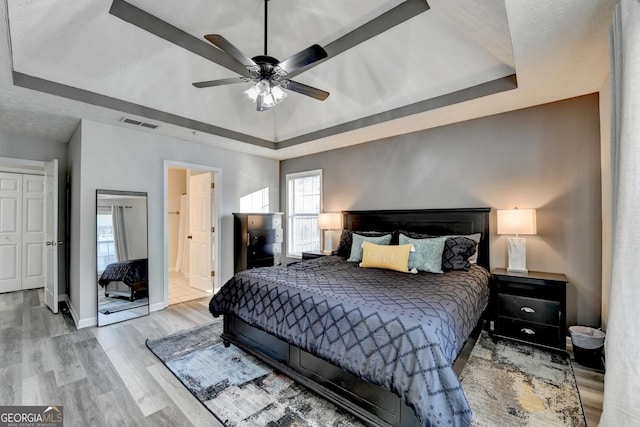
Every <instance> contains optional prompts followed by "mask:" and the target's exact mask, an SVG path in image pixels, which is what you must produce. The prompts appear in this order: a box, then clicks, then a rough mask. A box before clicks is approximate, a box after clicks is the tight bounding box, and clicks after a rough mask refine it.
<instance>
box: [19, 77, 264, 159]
mask: <svg viewBox="0 0 640 427" xmlns="http://www.w3.org/2000/svg"><path fill="white" fill-rule="evenodd" d="M13 84H14V85H16V86H19V87H23V88H27V89H33V90H37V91H39V92H44V93H48V94H50V95H57V96H62V97H64V98H68V99H72V100H74V101H80V102H84V103H87V104H92V105H97V106H100V107H105V108H110V109H112V110H116V111H121V112H123V113H128V114H133V115H136V116H141V117H146V118H148V119H151V120H156V121H159V122H165V123H169V124H173V125H176V126H182V127H185V128H187V129H193V130H197V131H200V132H205V133H210V134H213V135H218V136H221V137H223V138H229V139H232V140H235V141H240V142H246V143H248V144H253V145H257V146H260V147H265V148H271V149H275V148H276V144H275V143H274V142H272V141H268V140H266V139H262V138H256V137H254V136H251V135H247V134H244V133H240V132H235V131H232V130H229V129H225V128H221V127H219V126H214V125H211V124H208V123H203V122H200V121H197V120H192V119H188V118H186V117H182V116H178V115H175V114H171V113H167V112H164V111H160V110H156V109H155V108H149V107H145V106H143V105H139V104H134V103H133V102H127V101H123V100H121V99H117V98H113V97H110V96H105V95H101V94H99V93H95V92H90V91H88V90H84V89H78V88H76V87H72V86H68V85H64V84H62V83H57V82H53V81H50V80H45V79H42V78H39V77H34V76H30V75H28V74H23V73H20V72H18V71H13Z"/></svg>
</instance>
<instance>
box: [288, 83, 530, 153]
mask: <svg viewBox="0 0 640 427" xmlns="http://www.w3.org/2000/svg"><path fill="white" fill-rule="evenodd" d="M517 88H518V81H517V78H516V75H515V74H511V75H509V76H506V77H502V78H499V79H496V80H492V81H489V82H486V83H482V84H479V85H476V86H471V87H469V88H466V89H462V90H459V91H456V92H452V93H447V94H445V95H441V96H436V97H435V98H430V99H425V100H423V101H419V102H416V103H414V104H409V105H405V106H403V107H399V108H396V109H394V110H389V111H384V112H382V113H378V114H373V115H371V116H367V117H363V118H360V119H356V120H352V121H350V122H346V123H342V124H339V125H337V126H332V127H328V128H325V129H321V130H319V131H315V132H310V133H307V134H305V135H300V136H297V137H294V138H289V139H287V140H283V141H280V142H278V144H277V146H276V150H279V149H282V148H287V147H291V146H294V145H298V144H303V143H305V142H310V141H315V140H317V139H320V138H327V137H330V136H333V135H337V134H340V133H344V132H349V131H352V130H356V129H360V128H364V127H367V126H373V125H377V124H380V123H383V122H387V121H390V120H395V119H399V118H402V117H406V116H411V115H414V114H419V113H424V112H426V111H430V110H435V109H436V108H441V107H446V106H448V105H453V104H458V103H460V102H465V101H470V100H472V99H476V98H481V97H483V96H488V95H494V94H496V93H500V92H504V91H507V90H513V89H517Z"/></svg>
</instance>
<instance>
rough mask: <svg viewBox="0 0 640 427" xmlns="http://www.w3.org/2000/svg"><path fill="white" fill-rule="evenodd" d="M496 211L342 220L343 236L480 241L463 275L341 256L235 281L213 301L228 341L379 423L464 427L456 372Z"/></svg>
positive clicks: (475, 312)
mask: <svg viewBox="0 0 640 427" xmlns="http://www.w3.org/2000/svg"><path fill="white" fill-rule="evenodd" d="M489 212H490V209H489V208H478V209H437V210H403V211H347V212H343V217H344V226H345V229H348V230H351V231H353V232H364V231H377V232H382V233H383V234H384V233H385V232H389V233H392V234H394V235H397V234H398V231H403V232H404V233H406V234H411V233H422V234H427V235H430V236H451V235H467V236H468V235H472V234H475V233H481V236H480V240H479V243H478V246H477V253H478V257H477V264H473V265H471V266H470V268H469V270H468V271H451V272H447V273H445V274H432V273H423V272H420V273H418V274H407V273H398V272H396V271H389V270H382V269H376V268H371V269H368V268H367V269H365V268H359V267H358V266H357V264H354V263H350V262H347V261H346V260H345V259H344V258H343V257H340V256H326V257H320V258H316V259H313V260H307V261H303V262H300V263H296V264H293V265H289V266H278V267H266V268H259V269H254V270H248V271H244V272H240V273H237V274H236V275H235V276H234V277H233V278H232V279H230V280H229V281H228V282H227V283H226V284H225V286H223V287H222V288H221V290H220V291H219V292H218V293H217V294H216V295H215V296H214V297H213V298H212V300H211V302H210V311H211V313H212V314H213V315H214V316H219V315H221V314H223V315H224V332H223V339H224V340H225V343H231V342H232V343H234V344H236V345H238V346H239V347H241V348H243V349H244V350H245V351H247V352H249V353H251V354H253V355H254V356H256V357H258V358H259V359H261V360H263V361H265V362H266V363H268V364H270V365H272V366H273V367H275V368H276V369H278V370H280V371H282V372H283V373H285V374H287V375H289V376H291V377H292V378H294V379H295V380H296V381H298V382H299V383H301V384H303V385H305V386H307V387H308V388H310V389H312V390H313V391H315V392H316V393H318V394H320V395H322V396H324V397H325V398H327V399H329V400H331V401H332V402H334V403H336V404H337V405H339V406H341V407H343V408H345V409H347V410H348V411H350V412H351V413H353V414H354V415H356V416H358V417H359V418H360V419H362V420H363V421H365V422H366V423H367V424H370V425H375V426H401V427H408V426H428V425H452V426H455V425H461V426H465V425H468V424H469V423H470V421H471V411H470V409H469V406H468V404H467V401H466V398H465V397H464V393H463V392H462V389H461V387H460V384H459V382H458V379H457V377H456V375H455V373H454V372H453V369H452V365H453V362H454V361H455V359H456V357H457V355H458V353H459V351H460V350H461V349H462V346H463V345H464V342H465V341H466V340H467V338H468V337H469V334H470V333H471V331H472V330H473V329H474V327H475V326H476V325H477V324H478V323H479V322H480V320H481V316H482V313H483V311H484V310H485V308H486V307H487V305H488V299H489V286H488V281H489V273H488V271H487V270H488V266H489V245H488V236H489Z"/></svg>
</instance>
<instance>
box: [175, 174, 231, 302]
mask: <svg viewBox="0 0 640 427" xmlns="http://www.w3.org/2000/svg"><path fill="white" fill-rule="evenodd" d="M166 174H167V180H166V183H167V185H166V192H165V200H166V206H167V214H166V236H167V292H166V295H167V301H166V302H167V305H173V304H179V303H183V302H186V301H191V300H195V299H200V298H205V297H211V295H212V294H213V293H214V292H215V290H216V286H217V275H216V273H217V269H218V253H217V250H218V249H217V248H218V237H217V236H218V222H219V221H218V200H217V191H216V184H217V180H218V171H216V170H211V169H206V168H199V167H197V166H192V165H189V166H188V167H187V166H183V165H179V164H168V165H167V170H166Z"/></svg>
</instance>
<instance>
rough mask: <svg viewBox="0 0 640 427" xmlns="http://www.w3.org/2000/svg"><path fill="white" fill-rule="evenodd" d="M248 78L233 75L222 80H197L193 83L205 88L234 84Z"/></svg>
mask: <svg viewBox="0 0 640 427" xmlns="http://www.w3.org/2000/svg"><path fill="white" fill-rule="evenodd" d="M246 81H247V79H245V78H244V77H232V78H230V79H220V80H209V81H206V82H196V83H191V84H192V85H194V86H195V87H197V88H200V89H202V88H205V87H213V86H223V85H232V84H236V83H244V82H246Z"/></svg>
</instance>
